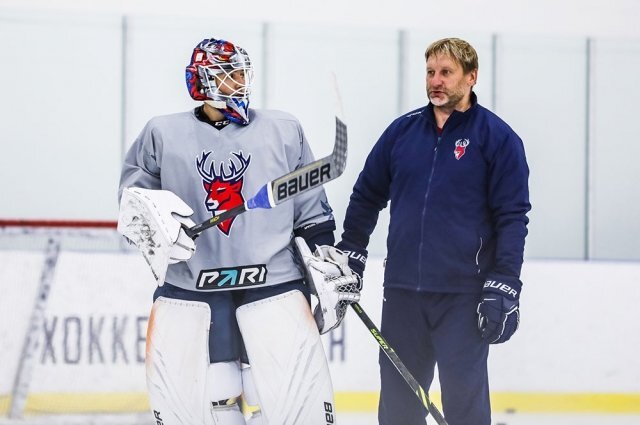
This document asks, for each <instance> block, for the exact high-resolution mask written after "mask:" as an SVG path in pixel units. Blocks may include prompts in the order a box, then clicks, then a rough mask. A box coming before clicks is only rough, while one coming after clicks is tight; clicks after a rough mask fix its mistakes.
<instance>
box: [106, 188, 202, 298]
mask: <svg viewBox="0 0 640 425" xmlns="http://www.w3.org/2000/svg"><path fill="white" fill-rule="evenodd" d="M192 214H193V210H192V209H191V208H190V207H189V206H188V205H187V204H185V203H184V202H183V201H182V199H180V198H179V197H178V196H177V195H176V194H174V193H173V192H170V191H168V190H151V189H141V188H138V187H130V188H126V189H124V191H123V192H122V198H121V200H120V213H119V216H118V232H119V233H120V234H122V235H123V236H125V237H126V238H127V239H128V240H129V241H130V242H131V243H132V244H133V245H135V246H136V247H137V248H138V249H139V250H140V251H141V252H142V255H143V256H144V258H145V260H147V263H148V264H149V266H150V267H151V271H152V272H153V275H154V277H155V278H156V280H157V282H158V285H160V286H162V285H163V284H164V278H165V275H166V272H167V265H168V264H174V263H178V262H180V261H187V260H188V259H190V258H191V257H192V256H193V254H194V253H195V251H196V245H195V243H194V241H193V239H191V238H190V237H189V236H187V234H186V233H185V231H184V228H183V226H186V227H193V226H195V223H194V222H193V220H191V219H190V218H189V216H190V215H192Z"/></svg>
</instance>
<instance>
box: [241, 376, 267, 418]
mask: <svg viewBox="0 0 640 425" xmlns="http://www.w3.org/2000/svg"><path fill="white" fill-rule="evenodd" d="M242 395H243V397H244V402H245V403H246V405H247V406H248V407H249V411H250V412H251V415H250V416H249V418H248V419H247V425H263V421H262V411H261V410H260V399H259V398H258V392H257V390H256V385H255V383H254V382H253V375H252V374H251V366H249V365H243V368H242Z"/></svg>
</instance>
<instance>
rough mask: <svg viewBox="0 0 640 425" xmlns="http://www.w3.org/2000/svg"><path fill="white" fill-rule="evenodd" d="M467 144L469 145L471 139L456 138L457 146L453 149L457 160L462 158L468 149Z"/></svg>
mask: <svg viewBox="0 0 640 425" xmlns="http://www.w3.org/2000/svg"><path fill="white" fill-rule="evenodd" d="M467 146H469V139H458V140H456V147H455V148H454V149H453V155H454V156H455V157H456V159H457V160H459V159H460V158H462V156H463V155H464V153H465V151H466V150H467Z"/></svg>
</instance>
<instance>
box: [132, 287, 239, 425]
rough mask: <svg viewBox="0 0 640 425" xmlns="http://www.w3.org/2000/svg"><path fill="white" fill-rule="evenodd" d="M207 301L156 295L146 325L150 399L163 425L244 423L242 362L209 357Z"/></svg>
mask: <svg viewBox="0 0 640 425" xmlns="http://www.w3.org/2000/svg"><path fill="white" fill-rule="evenodd" d="M210 321H211V309H210V308H209V305H208V304H206V303H203V302H198V301H186V300H179V299H173V298H165V297H158V298H157V299H156V301H155V302H154V304H153V308H152V310H151V316H150V317H149V327H148V330H147V353H146V358H145V363H146V371H147V387H148V390H149V402H150V404H151V408H152V410H153V414H154V416H155V418H156V421H162V423H163V425H182V424H194V425H245V421H244V417H243V415H242V413H241V412H240V409H239V408H238V405H237V403H236V401H237V398H238V397H239V396H240V394H241V392H242V379H241V372H240V365H239V363H238V362H235V361H232V362H219V363H213V364H210V363H209V343H208V340H209V323H210Z"/></svg>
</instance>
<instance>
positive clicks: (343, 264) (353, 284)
mask: <svg viewBox="0 0 640 425" xmlns="http://www.w3.org/2000/svg"><path fill="white" fill-rule="evenodd" d="M294 242H295V245H296V248H297V250H298V253H299V254H300V258H301V260H302V262H303V264H304V268H305V274H306V277H307V283H308V284H309V287H310V288H311V293H312V294H313V295H315V296H316V297H317V298H318V305H317V306H316V307H315V309H314V310H313V318H314V319H315V321H316V324H317V325H318V330H319V331H320V333H321V334H324V333H327V332H329V331H330V330H332V329H334V328H337V327H338V326H339V325H340V323H341V322H342V319H344V316H345V314H346V312H347V308H348V307H349V304H352V303H357V302H358V301H360V288H361V286H362V285H361V280H360V276H358V275H357V274H356V273H354V272H352V271H351V269H350V268H349V261H348V257H347V255H346V254H345V253H343V252H342V251H340V250H339V249H337V248H334V247H332V246H327V245H323V246H318V247H317V250H316V252H315V253H311V250H310V249H309V246H308V245H307V242H305V240H304V239H303V238H301V237H296V238H295V239H294Z"/></svg>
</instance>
